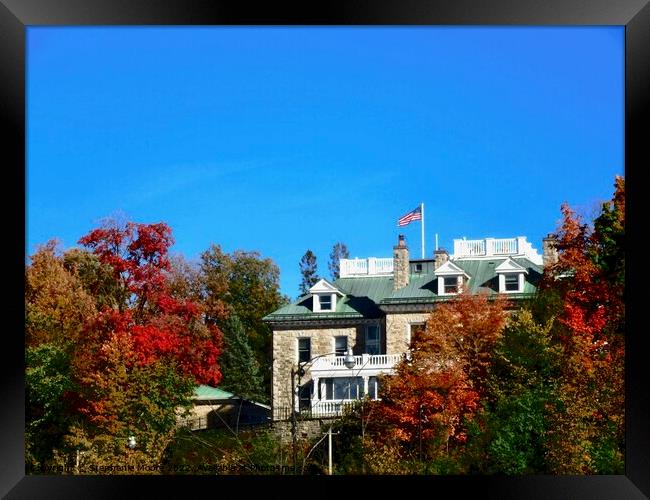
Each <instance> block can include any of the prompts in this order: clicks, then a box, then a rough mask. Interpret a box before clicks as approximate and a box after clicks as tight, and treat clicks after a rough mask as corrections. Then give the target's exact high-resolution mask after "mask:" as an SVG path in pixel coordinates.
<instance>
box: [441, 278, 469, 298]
mask: <svg viewBox="0 0 650 500" xmlns="http://www.w3.org/2000/svg"><path fill="white" fill-rule="evenodd" d="M445 280H456V291H455V292H449V293H448V292H445ZM462 291H463V275H462V274H453V275H448V276H438V295H458V294H459V293H460V292H462Z"/></svg>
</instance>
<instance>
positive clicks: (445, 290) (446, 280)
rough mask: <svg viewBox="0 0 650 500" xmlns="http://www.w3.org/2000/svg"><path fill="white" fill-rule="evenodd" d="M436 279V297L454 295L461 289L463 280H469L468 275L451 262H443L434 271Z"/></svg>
mask: <svg viewBox="0 0 650 500" xmlns="http://www.w3.org/2000/svg"><path fill="white" fill-rule="evenodd" d="M434 274H435V275H436V277H437V278H438V295H455V294H457V293H460V292H461V291H462V289H463V283H464V280H469V278H470V277H469V275H468V274H467V273H466V272H465V271H463V270H462V269H461V268H460V267H458V266H457V265H456V264H454V263H453V262H451V261H447V262H445V263H444V264H443V265H442V266H440V267H439V268H438V269H436V270H435V273H434Z"/></svg>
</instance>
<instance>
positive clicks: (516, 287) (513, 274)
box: [494, 259, 528, 293]
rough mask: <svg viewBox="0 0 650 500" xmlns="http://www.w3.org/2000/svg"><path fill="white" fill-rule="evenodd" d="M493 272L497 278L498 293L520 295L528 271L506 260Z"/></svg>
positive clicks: (510, 260) (512, 261)
mask: <svg viewBox="0 0 650 500" xmlns="http://www.w3.org/2000/svg"><path fill="white" fill-rule="evenodd" d="M494 271H495V272H496V273H497V276H498V277H499V293H522V292H523V291H524V284H525V283H526V277H525V275H526V274H528V270H527V269H526V268H525V267H523V266H520V265H519V264H517V263H516V262H515V261H514V260H512V259H506V260H504V261H503V262H502V263H501V264H499V265H498V266H497V267H495V268H494Z"/></svg>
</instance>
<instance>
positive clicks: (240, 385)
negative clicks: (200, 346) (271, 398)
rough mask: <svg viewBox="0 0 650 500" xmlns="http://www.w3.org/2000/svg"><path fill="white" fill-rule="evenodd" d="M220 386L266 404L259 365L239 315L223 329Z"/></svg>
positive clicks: (229, 319) (229, 320)
mask: <svg viewBox="0 0 650 500" xmlns="http://www.w3.org/2000/svg"><path fill="white" fill-rule="evenodd" d="M222 331H223V353H222V355H221V373H222V378H221V383H220V385H219V387H221V388H222V389H224V390H226V391H230V392H233V393H235V394H237V395H240V396H244V397H246V398H249V399H253V400H257V401H260V400H261V401H267V400H268V397H267V396H266V394H265V393H264V391H263V387H262V383H263V381H262V377H261V376H260V374H259V365H258V362H257V360H256V359H255V355H254V353H253V350H252V349H251V347H250V345H249V344H248V337H247V336H246V332H245V331H244V326H243V325H242V322H241V321H240V320H239V318H238V317H237V315H236V314H231V315H230V317H229V318H228V319H227V320H226V321H225V322H224V324H223V326H222Z"/></svg>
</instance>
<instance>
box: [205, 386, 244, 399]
mask: <svg viewBox="0 0 650 500" xmlns="http://www.w3.org/2000/svg"><path fill="white" fill-rule="evenodd" d="M194 399H239V396H235V395H234V394H233V393H232V392H228V391H222V390H221V389H218V388H216V387H210V386H209V385H199V386H197V387H196V389H194Z"/></svg>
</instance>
